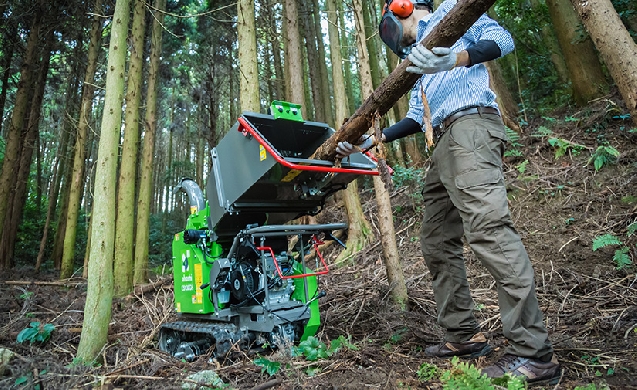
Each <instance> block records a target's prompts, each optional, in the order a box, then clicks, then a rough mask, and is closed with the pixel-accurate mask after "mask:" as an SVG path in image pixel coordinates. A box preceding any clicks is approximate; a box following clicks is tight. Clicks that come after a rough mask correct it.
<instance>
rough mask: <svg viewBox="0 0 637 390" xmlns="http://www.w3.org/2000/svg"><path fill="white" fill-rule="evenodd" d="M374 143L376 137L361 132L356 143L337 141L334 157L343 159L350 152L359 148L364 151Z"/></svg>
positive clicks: (354, 151)
mask: <svg viewBox="0 0 637 390" xmlns="http://www.w3.org/2000/svg"><path fill="white" fill-rule="evenodd" d="M374 145H376V137H374V136H373V135H366V134H363V135H361V137H360V138H359V139H358V143H357V144H356V145H352V144H350V143H349V142H347V141H342V142H339V143H338V145H337V146H336V157H338V158H340V159H343V158H345V157H347V156H349V155H350V154H352V153H356V152H358V151H361V150H362V151H366V150H368V149H369V148H371V147H372V146H374Z"/></svg>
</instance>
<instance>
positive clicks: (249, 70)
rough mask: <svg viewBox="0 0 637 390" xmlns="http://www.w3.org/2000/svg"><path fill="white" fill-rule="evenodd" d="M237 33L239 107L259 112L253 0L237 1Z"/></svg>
mask: <svg viewBox="0 0 637 390" xmlns="http://www.w3.org/2000/svg"><path fill="white" fill-rule="evenodd" d="M237 16H238V20H237V33H238V35H239V37H238V41H239V75H240V76H239V77H240V78H241V82H240V91H241V92H240V97H239V100H240V102H241V109H242V110H247V111H254V112H259V111H260V109H261V102H260V100H259V69H258V67H257V37H256V28H255V24H254V1H250V0H239V1H238V2H237Z"/></svg>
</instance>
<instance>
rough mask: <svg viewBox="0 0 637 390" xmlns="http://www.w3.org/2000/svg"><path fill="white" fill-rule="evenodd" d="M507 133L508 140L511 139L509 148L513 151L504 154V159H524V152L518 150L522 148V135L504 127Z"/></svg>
mask: <svg viewBox="0 0 637 390" xmlns="http://www.w3.org/2000/svg"><path fill="white" fill-rule="evenodd" d="M504 130H505V131H506V134H507V138H508V139H509V146H510V147H511V149H509V150H507V151H506V152H504V157H522V152H521V151H520V150H519V149H518V148H521V147H522V144H521V143H520V135H519V134H518V133H517V132H516V131H515V130H512V129H510V128H508V127H506V126H505V127H504Z"/></svg>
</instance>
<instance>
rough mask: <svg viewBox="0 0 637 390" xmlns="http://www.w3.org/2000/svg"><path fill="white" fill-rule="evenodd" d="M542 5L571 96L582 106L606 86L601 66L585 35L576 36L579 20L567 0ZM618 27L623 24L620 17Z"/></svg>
mask: <svg viewBox="0 0 637 390" xmlns="http://www.w3.org/2000/svg"><path fill="white" fill-rule="evenodd" d="M546 5H547V6H548V9H549V15H550V16H551V20H552V21H553V27H554V29H555V34H556V36H557V40H558V42H559V44H560V48H561V50H562V53H564V61H565V62H566V67H567V69H568V74H569V78H570V79H571V86H572V88H573V99H574V100H575V102H576V103H577V104H578V105H580V106H583V105H585V104H586V103H588V102H589V101H591V100H593V99H595V98H598V97H600V96H602V95H603V93H604V91H605V90H606V89H608V85H607V83H606V79H605V77H604V73H603V72H602V66H601V64H600V63H599V59H598V58H597V53H595V47H594V46H593V42H592V41H591V39H590V38H589V37H585V38H582V37H580V32H579V30H580V29H581V24H580V20H579V18H578V16H577V13H576V12H575V10H574V9H573V5H572V4H571V3H570V2H568V1H567V0H547V1H546ZM620 27H623V25H622V24H621V21H620Z"/></svg>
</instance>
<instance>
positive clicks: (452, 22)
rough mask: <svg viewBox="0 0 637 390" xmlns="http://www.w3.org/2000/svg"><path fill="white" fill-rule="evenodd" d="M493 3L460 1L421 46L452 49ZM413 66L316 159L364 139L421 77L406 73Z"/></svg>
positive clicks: (395, 75)
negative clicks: (376, 117) (379, 117)
mask: <svg viewBox="0 0 637 390" xmlns="http://www.w3.org/2000/svg"><path fill="white" fill-rule="evenodd" d="M493 3H495V0H465V1H462V0H460V1H459V2H458V4H456V6H455V7H454V8H453V9H452V10H451V11H450V12H449V13H448V14H447V15H445V17H444V18H443V19H442V20H441V21H440V23H438V25H437V26H436V27H434V29H433V30H432V31H431V33H430V34H429V35H427V36H426V37H425V38H424V39H423V40H422V41H421V42H420V44H421V45H424V46H426V47H427V48H430V49H431V48H432V47H435V46H444V47H451V46H452V45H453V44H454V43H456V41H457V40H458V39H460V38H461V37H462V36H463V35H464V33H465V32H466V31H467V30H468V29H469V27H471V26H472V25H473V24H474V23H475V22H476V21H477V20H478V18H479V17H480V16H481V15H482V14H484V13H485V12H487V10H488V9H489V7H491V6H492V5H493ZM410 65H411V61H409V60H405V61H403V62H402V63H401V64H400V65H398V66H397V67H396V69H394V71H393V72H392V73H391V74H390V75H389V76H387V78H386V79H385V80H384V81H383V82H382V84H381V85H379V86H378V88H376V90H375V91H374V92H373V93H372V94H371V95H370V96H369V97H368V98H367V99H366V100H365V101H364V102H363V104H362V105H361V106H360V107H359V108H358V109H357V110H356V112H355V113H354V115H352V116H351V117H350V118H349V119H348V120H347V122H345V124H343V126H341V128H340V129H339V130H338V131H337V132H336V133H334V134H333V135H332V136H331V137H330V138H329V139H328V140H327V141H325V142H324V143H323V145H321V146H320V147H319V148H318V149H317V150H316V152H314V156H313V157H312V158H315V159H319V160H330V161H334V159H335V157H336V145H337V144H338V143H339V142H341V141H347V142H351V143H356V142H357V141H358V139H359V138H360V136H361V135H363V134H365V133H366V132H367V130H369V128H370V127H371V126H372V120H373V118H374V113H376V112H378V113H379V114H380V115H384V114H385V113H387V111H389V109H391V108H392V107H393V105H394V104H395V103H396V102H397V101H398V99H400V97H401V96H403V95H404V94H405V93H407V92H408V91H409V90H410V89H411V88H412V87H413V86H414V84H416V81H418V79H419V78H420V77H421V76H420V75H418V74H414V73H408V72H406V71H405V69H406V68H407V67H408V66H410Z"/></svg>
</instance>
